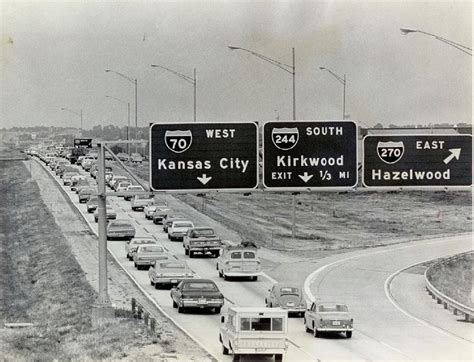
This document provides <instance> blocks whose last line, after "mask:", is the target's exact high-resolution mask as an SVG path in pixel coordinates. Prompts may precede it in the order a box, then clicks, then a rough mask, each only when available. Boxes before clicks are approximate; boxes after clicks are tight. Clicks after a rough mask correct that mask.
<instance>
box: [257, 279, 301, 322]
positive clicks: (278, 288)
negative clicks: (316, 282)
mask: <svg viewBox="0 0 474 362" xmlns="http://www.w3.org/2000/svg"><path fill="white" fill-rule="evenodd" d="M268 291H269V294H268V296H267V297H266V298H265V305H266V306H267V307H269V308H276V307H279V308H282V309H285V310H287V311H288V314H291V313H296V314H298V315H300V316H301V317H302V316H304V313H305V312H306V300H305V299H304V295H303V290H302V288H301V287H299V286H297V285H293V284H288V283H276V284H273V286H272V287H271V288H270V289H268Z"/></svg>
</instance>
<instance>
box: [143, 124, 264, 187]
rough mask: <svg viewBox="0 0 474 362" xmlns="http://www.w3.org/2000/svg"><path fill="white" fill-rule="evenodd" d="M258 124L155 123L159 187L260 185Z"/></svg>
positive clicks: (154, 180)
mask: <svg viewBox="0 0 474 362" xmlns="http://www.w3.org/2000/svg"><path fill="white" fill-rule="evenodd" d="M257 165H258V126H257V124H256V123H253V122H247V123H194V122H193V123H154V124H151V125H150V187H151V189H152V190H154V191H180V190H187V191H193V190H195V191H206V190H225V191H229V190H251V189H254V188H256V187H257V186H258V168H257Z"/></svg>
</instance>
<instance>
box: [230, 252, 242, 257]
mask: <svg viewBox="0 0 474 362" xmlns="http://www.w3.org/2000/svg"><path fill="white" fill-rule="evenodd" d="M241 257H242V253H241V252H240V251H234V252H233V253H230V258H231V259H240V258H241Z"/></svg>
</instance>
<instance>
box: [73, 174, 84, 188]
mask: <svg viewBox="0 0 474 362" xmlns="http://www.w3.org/2000/svg"><path fill="white" fill-rule="evenodd" d="M79 181H85V182H87V183H88V181H87V178H86V176H84V175H79V174H76V175H74V176H72V177H71V184H70V186H71V191H76V189H77V186H76V185H77V184H78V183H79Z"/></svg>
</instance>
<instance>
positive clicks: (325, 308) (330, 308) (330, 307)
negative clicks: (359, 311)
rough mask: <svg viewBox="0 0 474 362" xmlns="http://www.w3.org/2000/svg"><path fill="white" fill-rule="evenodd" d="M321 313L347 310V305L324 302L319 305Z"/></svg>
mask: <svg viewBox="0 0 474 362" xmlns="http://www.w3.org/2000/svg"><path fill="white" fill-rule="evenodd" d="M318 311H319V312H321V313H331V312H347V306H345V305H344V304H323V305H320V306H319V307H318Z"/></svg>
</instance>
